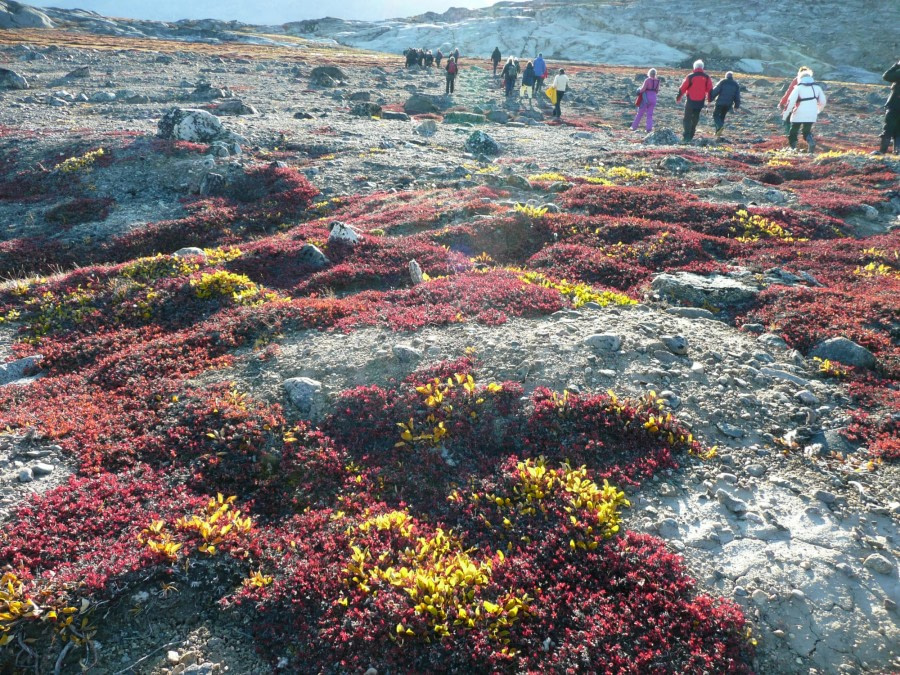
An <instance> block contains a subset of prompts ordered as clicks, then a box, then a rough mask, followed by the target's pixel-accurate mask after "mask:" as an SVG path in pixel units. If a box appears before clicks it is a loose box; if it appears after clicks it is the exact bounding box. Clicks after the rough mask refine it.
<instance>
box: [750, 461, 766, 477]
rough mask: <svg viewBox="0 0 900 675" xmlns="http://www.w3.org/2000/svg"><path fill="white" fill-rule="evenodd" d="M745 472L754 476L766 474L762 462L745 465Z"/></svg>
mask: <svg viewBox="0 0 900 675" xmlns="http://www.w3.org/2000/svg"><path fill="white" fill-rule="evenodd" d="M747 473H748V474H750V475H751V476H753V477H754V478H762V477H763V476H765V475H766V467H765V466H764V465H763V464H750V465H749V466H748V467H747Z"/></svg>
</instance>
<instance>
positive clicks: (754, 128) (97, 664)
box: [0, 3, 900, 675]
mask: <svg viewBox="0 0 900 675" xmlns="http://www.w3.org/2000/svg"><path fill="white" fill-rule="evenodd" d="M6 6H7V7H10V5H9V3H7V5H6ZM13 13H14V14H15V15H16V16H20V15H22V14H23V12H22V10H21V9H15V11H14V12H13ZM25 14H28V13H27V12H25ZM60 16H61V15H57V14H54V13H53V12H51V15H50V16H48V19H49V20H50V21H51V22H52V23H54V24H56V26H55V27H54V28H46V27H45V28H41V27H29V28H14V29H9V30H3V31H0V68H2V70H0V280H2V283H0V578H2V582H0V671H2V672H7V671H10V672H20V671H26V672H39V673H45V672H46V673H50V672H60V673H79V672H83V671H84V670H87V671H89V672H96V673H120V674H123V675H124V674H125V673H129V674H130V673H152V674H154V675H163V674H166V675H181V674H183V673H189V674H194V675H200V674H210V673H224V672H229V673H271V672H297V673H346V672H354V673H366V674H367V675H377V674H378V673H396V672H473V673H479V672H485V671H491V672H504V673H506V672H509V673H515V672H576V673H577V672H585V673H592V672H609V673H645V672H655V673H673V674H674V673H690V674H694V673H697V674H699V673H705V672H709V673H729V674H731V673H734V674H744V673H750V672H758V673H803V675H809V674H811V673H813V674H815V675H823V674H827V675H832V674H834V675H838V674H841V675H844V674H847V675H849V674H856V673H860V674H861V673H883V672H893V671H896V670H898V669H900V651H898V645H900V614H898V604H900V576H898V561H900V527H898V526H900V488H898V486H900V443H898V440H897V439H898V437H900V386H898V383H900V323H898V316H900V257H898V256H900V253H898V251H900V191H898V176H900V161H898V159H897V156H896V155H889V156H873V155H870V154H869V151H870V150H871V149H872V148H873V147H875V143H876V141H877V134H878V131H879V129H880V119H879V114H880V112H881V110H882V108H881V105H882V104H883V101H884V97H885V94H886V88H885V87H883V86H875V85H867V84H835V83H832V84H831V86H829V89H828V93H829V106H828V108H827V109H826V111H825V113H824V114H823V115H822V117H821V119H820V121H819V123H818V124H817V126H816V128H815V134H816V139H817V141H818V143H817V147H816V153H814V154H812V153H809V152H807V150H808V148H807V146H806V145H805V144H804V143H803V142H801V143H800V149H799V151H798V152H792V151H787V150H786V149H785V145H786V142H785V139H784V137H783V132H782V128H781V125H780V121H779V118H778V117H777V115H773V114H772V111H773V109H774V105H775V102H776V101H777V100H778V98H780V96H781V93H782V92H783V91H784V88H785V86H786V84H787V80H786V79H785V78H781V77H773V76H765V75H753V76H741V77H740V78H739V79H740V82H741V84H742V85H743V87H744V93H743V100H744V105H743V112H741V113H734V114H732V115H731V116H730V117H729V118H728V124H727V126H726V128H725V132H724V134H723V135H722V136H720V137H716V136H714V135H713V133H712V129H711V121H710V119H709V116H708V114H704V116H703V118H702V120H701V128H700V130H699V132H698V134H697V138H696V139H695V140H694V141H693V142H691V143H681V142H679V134H678V133H676V130H677V129H678V128H679V125H680V120H681V109H680V108H679V107H678V106H676V105H675V104H674V103H673V102H672V98H673V93H674V87H675V83H676V82H678V81H680V78H681V76H682V75H683V71H682V70H681V69H672V68H661V75H662V87H663V88H662V95H661V103H660V104H659V107H658V109H657V111H656V128H655V129H653V130H652V132H650V133H647V132H646V131H644V130H643V129H642V130H641V131H640V132H632V131H631V130H630V127H629V124H630V122H631V119H632V116H633V114H634V109H633V107H632V105H631V103H632V101H633V96H634V90H635V88H636V86H637V84H638V83H639V82H640V81H641V80H642V77H643V70H644V69H643V68H626V67H622V66H616V65H609V64H602V65H601V64H568V65H567V68H568V69H569V71H570V74H571V76H572V86H573V91H572V92H571V95H570V96H569V97H567V98H566V100H565V101H564V104H563V115H562V118H561V119H555V118H553V117H552V116H551V115H550V112H551V109H552V108H551V106H550V104H549V101H548V100H547V98H546V97H545V96H543V95H540V96H538V97H537V99H535V100H532V99H528V98H523V97H520V96H519V92H518V91H516V95H514V96H511V97H509V98H506V97H504V95H503V92H502V90H501V89H500V87H499V82H498V80H497V79H496V78H494V77H493V76H492V74H491V73H490V71H488V70H486V69H484V68H481V67H480V66H479V65H477V64H472V63H471V62H470V61H468V60H466V59H464V60H463V68H462V71H461V73H460V76H459V81H458V83H457V88H456V91H455V92H454V94H453V95H452V96H448V95H445V94H444V77H443V73H441V72H437V71H435V70H434V69H419V68H411V69H406V68H404V67H402V64H401V58H400V57H398V55H397V54H390V53H377V52H369V51H360V50H357V49H355V48H350V47H345V46H341V45H336V44H325V43H323V42H321V41H318V42H317V41H309V40H305V39H303V38H298V37H294V36H289V35H280V36H276V37H272V36H271V35H270V36H269V37H265V36H263V37H260V36H259V35H258V34H255V33H244V31H246V30H247V29H246V27H241V26H232V27H230V28H228V26H227V25H226V24H211V23H207V24H202V25H198V24H194V25H193V27H192V28H190V30H192V31H198V30H201V31H212V32H207V33H204V34H203V35H204V36H205V37H203V38H202V40H201V41H197V40H195V39H194V38H191V40H183V39H162V38H159V37H154V38H152V39H151V38H149V37H141V36H123V35H117V34H113V29H109V30H105V31H104V33H103V34H98V33H97V32H95V29H96V27H92V26H90V25H89V26H87V27H86V29H85V30H78V29H77V27H76V24H75V23H69V24H64V23H63V20H62V19H61V18H60ZM67 16H70V17H71V16H74V14H72V13H69V14H67ZM84 16H86V17H87V18H86V19H85V20H86V21H100V19H98V18H96V17H91V16H87V15H84ZM457 18H458V19H459V20H460V21H463V20H466V19H467V15H465V14H462V13H461V14H460V16H458V17H457ZM38 20H40V17H38ZM428 20H433V18H432V19H428ZM103 21H105V20H103ZM119 25H120V24H119V22H114V26H119ZM121 25H124V24H121ZM129 25H131V26H140V25H141V24H129ZM226 28H228V30H232V31H234V34H235V36H234V39H232V40H230V41H223V40H226V38H227V35H226V32H224V31H225V30H226ZM140 30H145V28H140ZM166 30H170V31H172V37H173V38H174V37H176V36H177V35H179V34H181V31H182V30H185V31H186V30H188V29H186V28H183V27H182V26H180V25H173V26H169V27H166ZM183 34H184V35H188V33H187V32H185V33H183ZM214 36H218V37H214ZM248 36H249V38H252V39H254V40H260V39H265V40H266V43H265V44H249V43H247V42H246V41H242V40H246V39H249V38H248ZM238 38H240V40H239V39H238ZM279 42H283V43H284V44H279ZM561 63H562V62H560V61H552V60H551V64H550V65H551V66H559V65H560V64H561ZM718 74H719V73H716V75H718Z"/></svg>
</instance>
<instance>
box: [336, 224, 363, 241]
mask: <svg viewBox="0 0 900 675" xmlns="http://www.w3.org/2000/svg"><path fill="white" fill-rule="evenodd" d="M336 241H340V242H343V243H345V244H349V245H351V246H355V245H356V244H358V243H359V232H357V231H356V230H354V229H353V228H352V227H350V226H349V225H345V224H344V223H332V224H331V234H329V235H328V243H329V244H331V243H334V242H336Z"/></svg>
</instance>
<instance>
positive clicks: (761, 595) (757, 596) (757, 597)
mask: <svg viewBox="0 0 900 675" xmlns="http://www.w3.org/2000/svg"><path fill="white" fill-rule="evenodd" d="M750 597H751V598H752V599H753V602H755V603H756V604H757V605H760V606H762V605H765V604H766V603H767V602H768V601H769V594H768V593H766V592H765V591H764V590H762V589H759V588H757V589H756V590H755V591H753V593H752V594H751V595H750Z"/></svg>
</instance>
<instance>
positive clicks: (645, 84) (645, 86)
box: [637, 77, 650, 94]
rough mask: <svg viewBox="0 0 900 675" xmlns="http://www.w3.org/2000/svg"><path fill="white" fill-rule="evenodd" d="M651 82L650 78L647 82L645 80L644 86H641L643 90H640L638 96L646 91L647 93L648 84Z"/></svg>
mask: <svg viewBox="0 0 900 675" xmlns="http://www.w3.org/2000/svg"><path fill="white" fill-rule="evenodd" d="M649 81H650V78H649V77H648V78H647V79H646V80H644V84H642V85H641V88H640V89H638V92H637V93H638V94H643V93H644V92H645V91H647V83H648V82H649Z"/></svg>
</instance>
